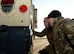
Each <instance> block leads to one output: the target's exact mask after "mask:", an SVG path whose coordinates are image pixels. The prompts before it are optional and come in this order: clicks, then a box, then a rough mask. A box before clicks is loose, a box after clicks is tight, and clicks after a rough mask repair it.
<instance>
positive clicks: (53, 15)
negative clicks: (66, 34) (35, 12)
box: [48, 10, 61, 27]
mask: <svg viewBox="0 0 74 54" xmlns="http://www.w3.org/2000/svg"><path fill="white" fill-rule="evenodd" d="M56 17H61V12H60V11H58V10H53V11H51V12H50V13H49V15H48V26H51V27H52V26H53V23H54V20H55V18H56Z"/></svg>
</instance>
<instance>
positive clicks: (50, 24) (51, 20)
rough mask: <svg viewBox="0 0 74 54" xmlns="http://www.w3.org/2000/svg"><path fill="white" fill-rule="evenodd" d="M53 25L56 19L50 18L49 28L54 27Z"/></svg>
mask: <svg viewBox="0 0 74 54" xmlns="http://www.w3.org/2000/svg"><path fill="white" fill-rule="evenodd" d="M53 23H54V18H49V19H48V26H51V27H52V26H53Z"/></svg>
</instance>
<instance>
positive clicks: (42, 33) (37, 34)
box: [33, 28, 47, 37]
mask: <svg viewBox="0 0 74 54" xmlns="http://www.w3.org/2000/svg"><path fill="white" fill-rule="evenodd" d="M46 30H47V29H46V28H45V29H44V30H43V31H42V32H37V31H33V34H34V35H36V36H38V37H43V36H44V35H46Z"/></svg>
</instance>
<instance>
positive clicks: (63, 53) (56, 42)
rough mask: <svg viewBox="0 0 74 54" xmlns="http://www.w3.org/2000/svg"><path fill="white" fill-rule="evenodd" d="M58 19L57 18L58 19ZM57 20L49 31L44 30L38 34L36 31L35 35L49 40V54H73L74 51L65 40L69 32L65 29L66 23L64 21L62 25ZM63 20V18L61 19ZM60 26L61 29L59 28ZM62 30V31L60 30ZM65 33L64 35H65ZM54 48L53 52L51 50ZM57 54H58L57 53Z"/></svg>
mask: <svg viewBox="0 0 74 54" xmlns="http://www.w3.org/2000/svg"><path fill="white" fill-rule="evenodd" d="M56 19H57V18H56ZM56 19H55V23H54V26H53V27H52V28H49V29H46V28H45V29H44V30H43V31H42V32H36V31H34V32H33V33H34V35H36V36H38V37H43V36H44V35H46V36H47V39H48V41H49V43H50V45H49V50H48V51H49V52H48V54H73V50H72V48H71V47H70V44H69V42H68V41H67V39H66V38H65V35H66V34H67V33H69V32H67V31H68V30H67V29H66V27H65V24H64V23H65V22H63V20H62V22H63V23H62V24H61V23H59V24H58V23H57V22H58V20H56ZM60 19H61V18H60ZM58 26H59V27H58ZM58 28H60V29H58ZM63 32H64V34H63ZM51 48H52V50H51ZM55 52H56V53H55Z"/></svg>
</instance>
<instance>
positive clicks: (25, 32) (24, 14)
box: [0, 0, 33, 54]
mask: <svg viewBox="0 0 74 54" xmlns="http://www.w3.org/2000/svg"><path fill="white" fill-rule="evenodd" d="M32 5H33V4H32V0H0V54H32V38H31V34H32V31H31V29H32V18H33V8H32Z"/></svg>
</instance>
